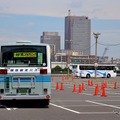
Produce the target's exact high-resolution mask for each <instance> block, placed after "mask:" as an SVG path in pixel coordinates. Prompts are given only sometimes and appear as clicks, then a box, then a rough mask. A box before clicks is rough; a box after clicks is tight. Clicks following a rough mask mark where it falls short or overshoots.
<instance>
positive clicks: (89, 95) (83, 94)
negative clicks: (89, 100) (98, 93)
mask: <svg viewBox="0 0 120 120" xmlns="http://www.w3.org/2000/svg"><path fill="white" fill-rule="evenodd" d="M82 94H83V95H89V96H93V95H92V94H88V93H82Z"/></svg>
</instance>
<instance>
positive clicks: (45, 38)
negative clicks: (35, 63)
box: [40, 32, 60, 61]
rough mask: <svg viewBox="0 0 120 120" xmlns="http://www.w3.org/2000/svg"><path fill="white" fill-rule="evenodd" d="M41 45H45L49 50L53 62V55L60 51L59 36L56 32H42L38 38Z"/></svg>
mask: <svg viewBox="0 0 120 120" xmlns="http://www.w3.org/2000/svg"><path fill="white" fill-rule="evenodd" d="M40 42H41V43H47V44H49V45H50V48H51V60H52V61H54V60H55V54H56V52H58V51H59V50H60V36H59V35H58V32H43V35H42V36H41V37H40Z"/></svg>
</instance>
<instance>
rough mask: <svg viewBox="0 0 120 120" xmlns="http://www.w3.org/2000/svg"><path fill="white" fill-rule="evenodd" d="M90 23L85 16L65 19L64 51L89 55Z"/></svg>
mask: <svg viewBox="0 0 120 120" xmlns="http://www.w3.org/2000/svg"><path fill="white" fill-rule="evenodd" d="M90 44H91V21H90V19H88V17H85V16H70V15H68V16H66V17H65V50H77V51H81V52H83V54H84V55H90Z"/></svg>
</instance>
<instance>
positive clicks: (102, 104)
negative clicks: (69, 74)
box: [86, 100, 120, 109]
mask: <svg viewBox="0 0 120 120" xmlns="http://www.w3.org/2000/svg"><path fill="white" fill-rule="evenodd" d="M86 102H89V103H94V104H97V105H101V106H107V107H112V108H117V109H120V107H117V106H114V105H108V104H104V103H99V102H94V101H90V100H86Z"/></svg>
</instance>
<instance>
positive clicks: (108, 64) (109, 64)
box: [70, 63, 116, 66]
mask: <svg viewBox="0 0 120 120" xmlns="http://www.w3.org/2000/svg"><path fill="white" fill-rule="evenodd" d="M70 65H80V66H95V65H94V64H70ZM98 66H116V64H111V63H106V64H105V63H104V64H101V63H100V64H99V63H98Z"/></svg>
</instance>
